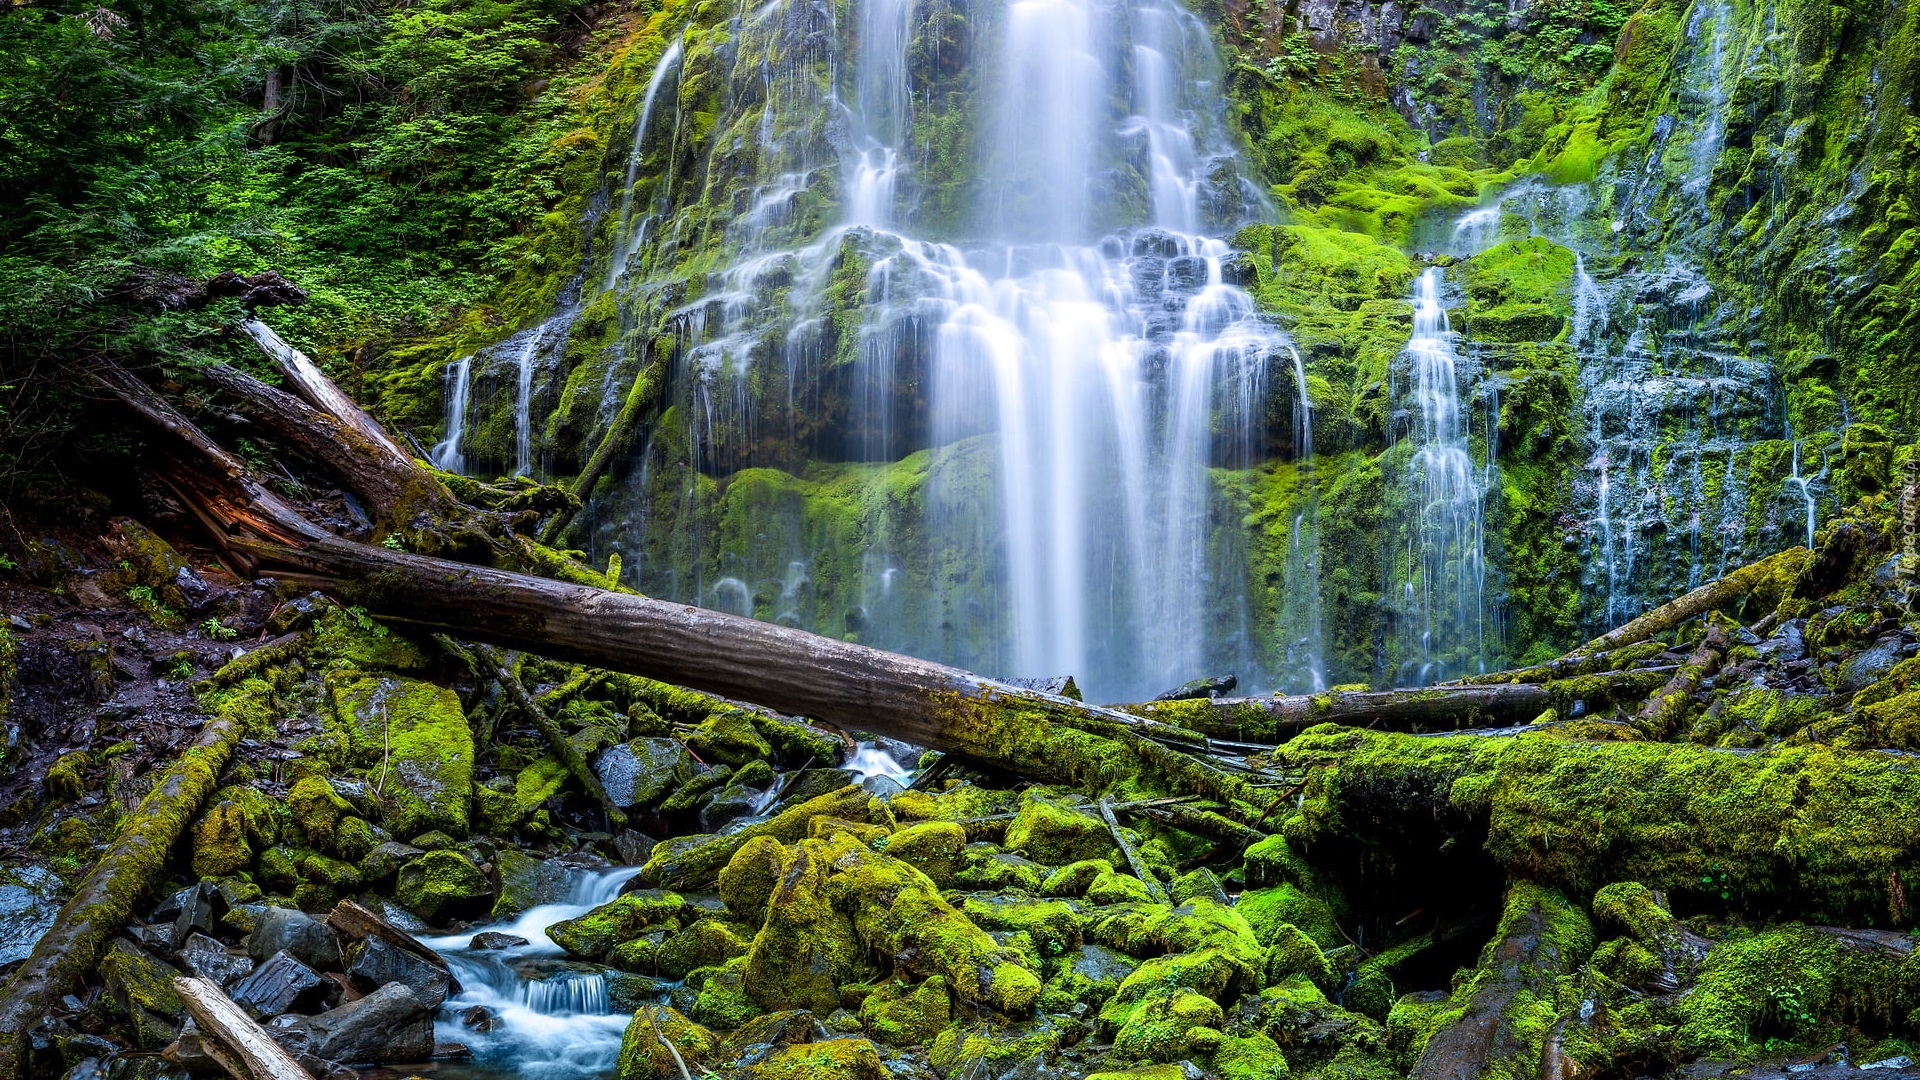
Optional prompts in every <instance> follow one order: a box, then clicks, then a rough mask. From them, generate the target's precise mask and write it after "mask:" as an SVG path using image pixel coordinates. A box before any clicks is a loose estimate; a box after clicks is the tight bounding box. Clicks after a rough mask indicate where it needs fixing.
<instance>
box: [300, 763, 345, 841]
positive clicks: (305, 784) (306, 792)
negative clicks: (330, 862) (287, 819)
mask: <svg viewBox="0 0 1920 1080" xmlns="http://www.w3.org/2000/svg"><path fill="white" fill-rule="evenodd" d="M287 809H288V811H289V812H290V813H291V814H292V815H293V824H294V827H295V828H297V829H299V830H300V835H301V836H302V837H304V838H305V839H306V841H307V843H309V844H311V845H313V846H314V847H317V848H321V849H323V850H328V851H331V850H333V848H334V840H335V836H334V834H335V831H336V830H337V829H338V828H339V825H340V821H341V819H342V818H345V817H347V816H348V815H350V814H352V813H353V806H352V804H350V803H348V802H347V800H345V799H343V798H341V797H340V794H339V793H338V792H336V791H334V790H333V784H332V783H331V782H329V781H328V780H327V778H326V777H324V776H309V777H306V778H305V779H303V780H301V781H299V782H298V783H296V784H294V785H293V788H292V789H291V790H289V791H288V792H287Z"/></svg>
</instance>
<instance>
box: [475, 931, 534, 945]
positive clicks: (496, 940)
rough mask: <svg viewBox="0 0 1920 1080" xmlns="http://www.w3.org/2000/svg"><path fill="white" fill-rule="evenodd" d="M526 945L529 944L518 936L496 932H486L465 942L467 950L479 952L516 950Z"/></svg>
mask: <svg viewBox="0 0 1920 1080" xmlns="http://www.w3.org/2000/svg"><path fill="white" fill-rule="evenodd" d="M527 944H531V943H530V942H528V941H527V939H526V938H523V937H521V936H520V935H518V934H503V933H501V932H500V931H498V930H488V931H486V932H484V933H479V934H475V935H473V940H472V941H469V942H467V948H469V949H480V950H490V949H518V948H520V947H521V946H522V945H527Z"/></svg>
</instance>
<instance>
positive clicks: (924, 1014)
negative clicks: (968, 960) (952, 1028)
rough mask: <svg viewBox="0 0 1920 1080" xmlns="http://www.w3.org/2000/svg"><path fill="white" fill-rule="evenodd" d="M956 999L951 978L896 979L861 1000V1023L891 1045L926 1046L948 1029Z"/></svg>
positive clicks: (869, 1032)
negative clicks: (949, 982)
mask: <svg viewBox="0 0 1920 1080" xmlns="http://www.w3.org/2000/svg"><path fill="white" fill-rule="evenodd" d="M952 1009H953V1002H952V1000H951V994H950V993H949V992H948V990H947V981H946V979H944V978H942V977H941V976H938V975H935V976H933V977H932V978H930V979H927V980H925V981H924V982H921V983H919V984H918V985H910V984H908V983H906V982H904V981H902V980H899V979H894V980H890V981H888V982H885V983H882V984H881V985H880V987H879V989H877V990H875V991H874V992H873V993H871V994H868V995H867V999H866V1000H865V1001H863V1002H861V1003H860V1023H861V1025H862V1026H863V1027H865V1028H866V1032H867V1034H868V1035H870V1036H872V1037H873V1038H874V1039H875V1040H876V1041H878V1042H882V1043H885V1044H887V1045H888V1046H923V1045H926V1044H928V1043H931V1042H932V1041H933V1039H934V1036H936V1035H938V1034H940V1032H941V1031H942V1030H943V1029H945V1028H946V1026H947V1023H948V1022H949V1020H951V1018H952Z"/></svg>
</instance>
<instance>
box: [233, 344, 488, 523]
mask: <svg viewBox="0 0 1920 1080" xmlns="http://www.w3.org/2000/svg"><path fill="white" fill-rule="evenodd" d="M201 374H202V375H203V376H205V378H206V379H207V381H208V382H211V383H213V384H214V385H215V386H217V387H219V388H220V389H221V390H223V391H225V392H226V394H227V395H228V396H229V397H231V398H232V399H233V401H234V402H235V403H236V404H238V405H239V407H240V411H241V413H242V414H243V415H245V416H246V417H247V418H248V419H249V420H252V421H254V422H255V423H257V424H259V425H260V426H261V427H262V428H264V429H266V430H267V431H268V432H269V433H270V434H271V435H272V436H273V437H274V438H275V439H278V440H280V441H281V442H283V443H285V444H287V445H289V446H291V447H293V448H294V449H296V450H298V451H300V453H302V454H304V455H306V456H307V457H309V458H312V459H313V460H315V461H317V462H320V463H321V464H322V465H325V466H326V467H327V468H328V469H330V470H331V471H332V472H333V473H334V475H336V476H338V477H339V478H340V479H341V480H342V481H343V482H345V483H346V485H347V486H348V487H349V488H351V489H352V490H353V493H354V494H355V495H357V496H359V497H360V499H361V501H362V502H364V503H365V504H366V506H367V509H368V510H370V511H372V513H373V516H374V518H375V519H376V520H377V521H380V522H382V523H384V524H390V525H398V526H401V527H403V528H408V527H410V528H411V529H416V530H417V529H426V528H433V527H436V526H440V525H442V524H443V523H452V522H458V521H461V520H463V519H466V518H470V517H472V516H474V515H473V511H471V510H470V509H468V508H467V506H466V505H465V504H464V503H462V502H460V501H459V500H458V499H455V498H454V497H453V493H452V492H450V491H448V490H447V489H446V487H445V485H443V484H441V483H440V481H439V480H437V479H435V478H434V476H433V474H432V473H429V472H427V470H425V469H423V468H421V467H420V466H419V465H417V464H415V463H414V460H413V459H412V458H410V457H408V456H407V455H405V454H403V453H401V452H400V451H399V450H398V449H396V448H395V447H394V445H393V444H392V443H391V442H389V441H387V440H385V439H374V438H370V437H368V436H367V434H366V433H365V431H364V430H362V429H361V428H360V427H357V426H355V425H353V424H350V423H347V422H345V421H342V420H341V419H339V418H338V416H336V415H335V414H333V413H331V412H325V411H322V410H319V409H316V408H314V407H312V406H311V405H308V404H307V403H306V402H304V401H302V400H300V399H299V398H297V397H295V396H293V395H292V394H289V393H287V392H286V391H284V390H281V389H278V388H277V387H272V386H268V385H267V384H266V383H263V382H261V381H260V380H258V379H256V378H254V377H253V376H251V375H248V374H247V373H246V372H244V371H241V370H239V369H238V368H234V367H229V366H228V365H226V364H215V365H213V366H211V367H208V368H204V369H202V371H201ZM328 385H332V384H331V383H329V384H328ZM422 515H424V517H423V516H422Z"/></svg>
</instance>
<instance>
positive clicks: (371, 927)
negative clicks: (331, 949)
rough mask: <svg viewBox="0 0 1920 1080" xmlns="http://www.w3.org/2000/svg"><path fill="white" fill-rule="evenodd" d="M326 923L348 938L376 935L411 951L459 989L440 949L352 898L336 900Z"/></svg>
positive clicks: (399, 947)
mask: <svg viewBox="0 0 1920 1080" xmlns="http://www.w3.org/2000/svg"><path fill="white" fill-rule="evenodd" d="M327 925H328V926H330V927H332V928H333V929H334V931H335V932H337V933H339V934H341V935H343V936H345V937H346V938H348V939H349V940H356V939H360V938H379V939H380V940H382V941H384V942H386V943H387V944H389V945H391V946H393V947H394V948H396V949H399V950H400V951H401V952H405V953H411V954H412V955H414V956H416V957H419V958H420V959H421V960H424V961H426V962H427V963H428V964H429V965H431V966H432V967H434V968H437V969H439V970H440V971H441V972H442V973H444V974H445V975H446V976H447V978H448V980H449V981H453V982H454V989H455V991H456V992H457V991H458V989H459V985H458V982H457V981H456V980H454V979H453V972H452V970H450V969H449V968H448V967H447V962H446V960H445V959H443V958H442V957H441V956H440V954H439V953H437V952H434V951H433V950H432V949H430V948H428V947H427V946H426V944H425V943H423V942H422V941H421V940H420V939H419V938H416V937H414V936H413V935H412V934H409V933H407V932H406V931H405V930H402V929H400V928H399V927H397V926H395V925H393V924H392V923H390V922H388V921H387V920H385V919H383V918H381V917H380V916H378V915H376V914H374V913H373V911H371V910H370V909H368V908H366V907H364V906H362V905H360V904H358V903H355V902H354V901H352V900H342V901H340V902H339V903H337V904H335V905H334V906H333V910H332V911H330V912H328V913H327Z"/></svg>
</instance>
